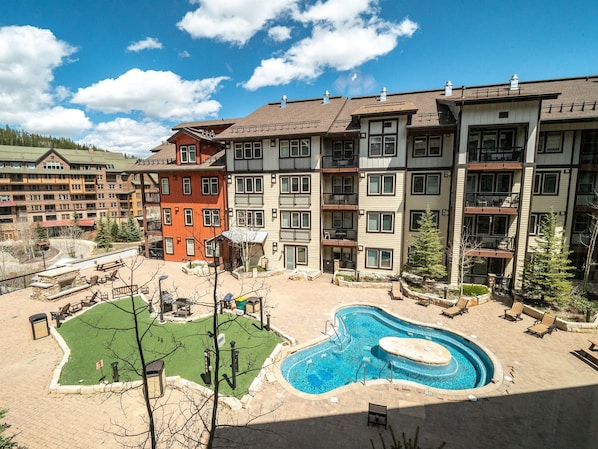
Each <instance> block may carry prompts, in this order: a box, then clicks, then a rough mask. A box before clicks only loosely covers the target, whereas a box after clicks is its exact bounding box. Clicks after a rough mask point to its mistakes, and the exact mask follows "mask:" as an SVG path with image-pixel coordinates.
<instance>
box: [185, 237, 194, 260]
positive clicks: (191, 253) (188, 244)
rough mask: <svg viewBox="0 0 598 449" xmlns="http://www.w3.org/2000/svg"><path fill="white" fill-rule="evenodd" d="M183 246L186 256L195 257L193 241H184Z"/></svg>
mask: <svg viewBox="0 0 598 449" xmlns="http://www.w3.org/2000/svg"><path fill="white" fill-rule="evenodd" d="M185 246H186V247H187V255H188V256H195V240H193V239H185Z"/></svg>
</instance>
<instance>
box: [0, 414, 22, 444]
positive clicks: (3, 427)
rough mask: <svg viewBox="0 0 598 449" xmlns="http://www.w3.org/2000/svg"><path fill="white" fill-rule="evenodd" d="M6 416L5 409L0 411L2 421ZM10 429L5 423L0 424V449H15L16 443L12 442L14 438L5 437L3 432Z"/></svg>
mask: <svg viewBox="0 0 598 449" xmlns="http://www.w3.org/2000/svg"><path fill="white" fill-rule="evenodd" d="M5 415H6V409H0V419H2V420H3V419H4V416H5ZM8 428H10V424H6V423H5V422H2V423H0V448H1V449H12V448H15V449H16V448H17V447H18V445H17V442H16V441H14V436H5V435H4V431H5V430H7V429H8Z"/></svg>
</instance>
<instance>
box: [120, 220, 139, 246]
mask: <svg viewBox="0 0 598 449" xmlns="http://www.w3.org/2000/svg"><path fill="white" fill-rule="evenodd" d="M121 234H122V237H123V241H125V242H137V241H139V240H141V230H140V229H139V226H137V223H136V222H135V219H134V218H133V216H132V215H129V217H128V218H127V221H126V223H123V224H122V226H121Z"/></svg>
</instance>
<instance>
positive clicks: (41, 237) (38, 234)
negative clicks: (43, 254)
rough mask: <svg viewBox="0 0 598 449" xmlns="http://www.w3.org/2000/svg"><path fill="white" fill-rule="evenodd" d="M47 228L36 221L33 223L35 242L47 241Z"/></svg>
mask: <svg viewBox="0 0 598 449" xmlns="http://www.w3.org/2000/svg"><path fill="white" fill-rule="evenodd" d="M48 238H49V237H48V230H47V229H46V228H44V227H43V226H42V225H40V224H39V223H37V224H36V225H35V240H36V242H37V243H41V242H47V241H48Z"/></svg>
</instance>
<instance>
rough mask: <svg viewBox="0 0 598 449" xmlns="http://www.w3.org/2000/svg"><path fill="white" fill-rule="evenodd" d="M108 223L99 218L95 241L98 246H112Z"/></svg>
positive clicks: (104, 247) (106, 247)
mask: <svg viewBox="0 0 598 449" xmlns="http://www.w3.org/2000/svg"><path fill="white" fill-rule="evenodd" d="M108 225H109V223H108V222H107V221H106V220H100V223H99V224H98V233H97V234H96V238H95V242H96V244H97V245H98V248H103V249H108V248H110V247H112V239H111V238H110V232H109V231H108Z"/></svg>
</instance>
